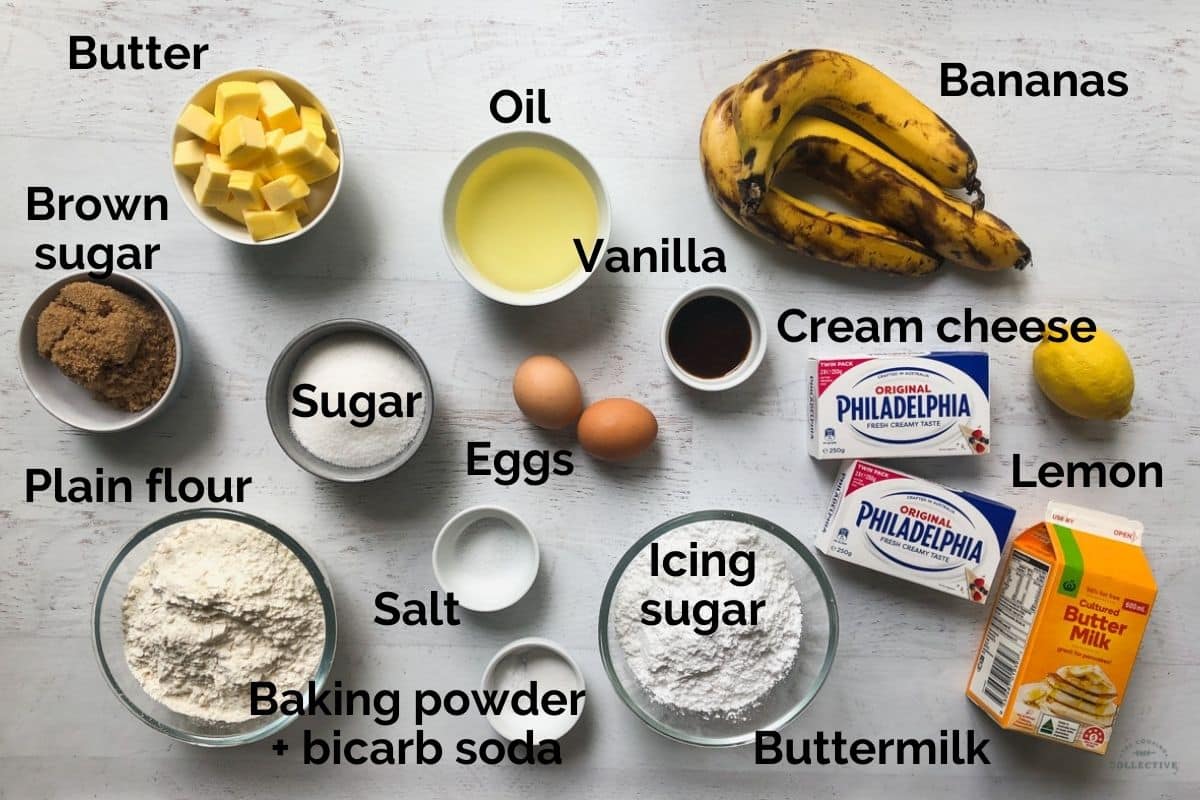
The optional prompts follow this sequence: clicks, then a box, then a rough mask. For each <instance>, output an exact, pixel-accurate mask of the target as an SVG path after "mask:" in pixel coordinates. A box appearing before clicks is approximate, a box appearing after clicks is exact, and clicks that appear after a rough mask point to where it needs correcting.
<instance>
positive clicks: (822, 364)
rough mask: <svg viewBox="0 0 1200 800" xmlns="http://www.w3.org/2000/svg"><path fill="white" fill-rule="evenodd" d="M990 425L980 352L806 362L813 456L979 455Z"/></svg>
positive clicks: (985, 367) (984, 366) (983, 357)
mask: <svg viewBox="0 0 1200 800" xmlns="http://www.w3.org/2000/svg"><path fill="white" fill-rule="evenodd" d="M990 426H991V406H990V394H989V389H988V357H987V354H986V353H978V352H970V351H964V352H936V353H922V354H919V355H905V356H877V357H873V356H858V357H852V358H813V359H809V369H808V452H809V455H811V456H812V457H813V458H819V459H827V458H838V459H843V458H912V457H914V456H965V455H982V454H983V453H986V452H987V451H988V445H989V438H988V437H989V433H988V431H989V428H990Z"/></svg>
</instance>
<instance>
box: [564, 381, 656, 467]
mask: <svg viewBox="0 0 1200 800" xmlns="http://www.w3.org/2000/svg"><path fill="white" fill-rule="evenodd" d="M578 436H579V443H580V444H581V445H583V449H584V450H586V451H587V452H588V453H589V454H591V455H593V456H595V457H596V458H599V459H603V460H605V461H628V460H629V459H631V458H636V457H637V456H639V455H641V454H642V453H643V452H644V451H645V450H646V448H647V447H649V446H650V445H652V444H654V438H655V437H656V436H658V420H657V419H655V418H654V415H653V414H651V413H650V409H648V408H646V407H645V406H644V405H642V404H641V403H638V402H636V401H634V400H629V399H628V398H625V397H610V398H608V399H607V400H597V401H596V402H595V403H592V404H591V405H590V406H588V407H587V410H586V411H584V412H583V416H582V417H580V418H579V430H578Z"/></svg>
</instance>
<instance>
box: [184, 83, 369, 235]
mask: <svg viewBox="0 0 1200 800" xmlns="http://www.w3.org/2000/svg"><path fill="white" fill-rule="evenodd" d="M173 125H174V128H173V131H174V132H173V135H172V142H171V164H172V168H173V171H174V174H175V184H176V185H177V186H178V187H179V194H180V196H182V197H183V202H184V205H186V206H187V207H188V209H189V210H190V211H191V212H192V214H193V215H194V216H195V217H196V219H198V220H200V221H201V222H202V223H204V225H205V226H206V227H207V228H208V229H209V230H211V231H214V232H216V233H218V234H220V235H221V236H224V237H225V238H226V239H229V240H230V241H232V242H238V243H241V244H277V243H279V242H286V241H288V240H289V239H294V238H296V237H297V236H299V235H301V234H302V233H304V232H305V231H307V230H308V229H310V228H312V227H313V226H315V225H316V224H317V223H318V222H320V221H321V219H322V218H323V217H324V216H325V214H326V213H328V211H329V209H330V208H331V207H332V206H333V201H334V200H335V199H336V198H337V195H338V189H339V188H340V187H341V185H342V173H343V172H344V168H345V164H344V158H345V156H344V154H343V151H342V140H341V137H340V136H339V135H338V129H337V125H335V124H334V121H333V117H331V116H330V115H329V112H328V111H327V110H326V108H325V106H324V105H322V103H321V101H320V100H318V99H317V98H316V96H315V95H313V93H312V92H310V91H309V90H308V89H307V88H306V87H305V86H304V85H303V84H301V83H300V82H299V81H297V80H296V79H295V78H290V77H288V76H287V75H284V74H282V73H279V72H272V71H271V70H267V69H244V70H237V71H236V72H229V73H226V74H225V75H222V76H220V77H218V78H215V79H213V80H211V81H209V82H208V83H207V84H205V85H204V87H203V88H202V89H200V91H198V92H196V94H194V95H193V96H192V98H191V99H190V100H189V101H188V102H187V105H185V106H184V108H183V111H182V112H180V114H179V116H178V117H177V118H176V119H175V122H174V123H173Z"/></svg>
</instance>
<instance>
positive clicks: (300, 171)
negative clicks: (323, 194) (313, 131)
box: [292, 144, 339, 183]
mask: <svg viewBox="0 0 1200 800" xmlns="http://www.w3.org/2000/svg"><path fill="white" fill-rule="evenodd" d="M338 163H339V161H338V157H337V153H335V152H333V149H332V148H330V146H329V145H327V144H323V145H321V149H320V150H318V151H317V155H316V157H315V158H313V159H312V160H311V161H306V162H304V163H303V164H297V165H296V166H294V167H292V169H293V171H295V173H296V174H297V175H299V176H300V177H301V178H303V179H304V180H305V181H306V182H308V183H316V182H317V181H323V180H325V179H326V178H328V177H329V176H330V175H332V174H333V173H335V172H337V169H338Z"/></svg>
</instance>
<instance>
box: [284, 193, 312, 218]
mask: <svg viewBox="0 0 1200 800" xmlns="http://www.w3.org/2000/svg"><path fill="white" fill-rule="evenodd" d="M280 210H281V211H295V212H296V216H298V217H307V216H308V201H307V200H305V199H304V198H303V197H301V198H300V199H299V200H293V201H292V202H290V203H288V204H287V205H286V206H284V207H283V208H282V209H280Z"/></svg>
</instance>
